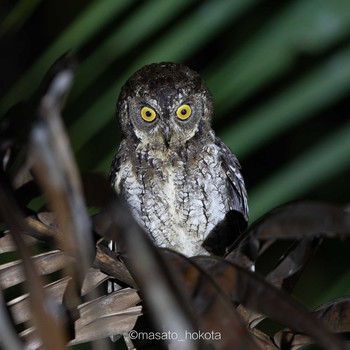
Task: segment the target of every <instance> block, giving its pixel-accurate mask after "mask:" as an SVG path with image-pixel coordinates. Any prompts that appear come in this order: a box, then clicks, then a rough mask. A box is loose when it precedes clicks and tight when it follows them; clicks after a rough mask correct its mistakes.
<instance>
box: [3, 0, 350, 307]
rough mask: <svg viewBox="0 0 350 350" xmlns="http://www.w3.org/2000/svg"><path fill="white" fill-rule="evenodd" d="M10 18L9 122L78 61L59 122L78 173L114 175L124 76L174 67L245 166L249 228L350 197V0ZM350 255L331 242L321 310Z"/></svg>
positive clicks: (307, 297)
mask: <svg viewBox="0 0 350 350" xmlns="http://www.w3.org/2000/svg"><path fill="white" fill-rule="evenodd" d="M0 18H1V20H0V52H1V54H0V67H1V79H0V116H3V115H5V113H6V112H7V111H8V109H9V108H10V107H11V106H13V105H14V104H16V103H17V102H19V101H22V100H27V99H29V100H30V99H31V98H33V96H34V94H35V92H36V90H37V88H38V86H39V83H40V81H41V80H42V78H43V77H44V75H45V73H46V72H47V70H48V69H49V67H50V66H51V65H52V64H53V63H54V62H55V61H56V59H58V58H59V57H60V56H62V55H63V54H66V53H68V54H72V55H74V56H75V57H76V59H77V62H78V64H77V68H76V77H75V82H74V85H73V88H72V91H71V93H70V96H69V99H68V101H67V104H66V107H65V109H64V111H63V117H64V122H65V125H66V127H67V129H68V133H69V137H70V140H71V144H72V148H73V150H74V153H75V156H76V160H77V162H78V165H79V168H80V171H81V172H82V173H85V172H99V173H102V174H103V175H104V176H107V174H108V171H109V167H110V163H111V160H112V158H113V155H114V153H115V152H116V150H117V147H118V145H119V141H120V131H119V129H118V124H117V122H116V118H115V104H116V100H117V97H118V94H119V91H120V88H121V86H122V85H123V84H124V82H125V81H126V80H127V78H128V77H129V76H130V75H131V74H132V73H133V72H134V71H136V70H137V69H139V68H140V67H142V66H143V65H145V64H148V63H152V62H161V61H174V62H179V63H183V64H185V65H188V66H189V67H190V68H192V69H194V70H196V71H198V72H199V73H200V74H201V76H202V77H203V78H204V80H205V81H206V83H207V85H208V87H209V89H210V91H211V93H212V95H213V100H214V119H213V128H214V130H215V132H216V134H217V135H218V136H219V137H220V138H221V139H222V140H223V141H224V142H225V143H226V144H227V145H228V146H229V147H230V148H231V149H232V151H233V152H234V153H235V154H236V156H237V158H238V159H239V161H240V163H241V166H242V172H243V175H244V178H245V183H246V187H247V191H248V196H249V202H248V203H249V207H250V218H251V219H250V223H252V222H253V221H255V220H256V219H257V218H259V217H260V216H261V215H263V214H265V213H267V212H268V211H269V210H271V209H273V208H275V207H276V206H278V205H280V204H283V203H287V202H290V201H295V200H317V201H323V202H330V203H335V204H339V205H347V203H348V202H349V197H350V185H349V171H350V156H349V155H350V114H349V110H350V103H349V101H350V40H349V39H350V2H349V1H348V0H332V1H329V0H294V1H291V0H287V1H272V0H265V1H256V0H235V1H232V0H219V1H216V0H202V1H195V0H168V1H161V0H148V1H131V0H128V1H126V0H103V1H98V0H95V1H86V0H84V1H82V0H76V1H68V0H60V1H58V0H51V1H41V0H32V1H30V0H18V1H12V0H2V1H1V4H0ZM28 111H29V109H28ZM18 128H21V125H18ZM349 210H350V209H349ZM349 248H350V245H349V239H344V240H337V239H327V240H325V241H324V242H323V244H322V246H321V247H320V249H319V250H318V252H317V254H316V256H315V257H314V259H313V260H312V262H311V263H310V264H309V265H308V267H307V269H306V271H305V273H304V275H303V277H302V279H301V280H300V281H299V283H298V285H297V287H296V290H295V295H296V297H297V298H298V299H299V300H301V301H302V302H303V303H305V304H306V305H307V306H308V307H310V308H314V307H316V306H317V305H319V304H321V303H323V302H325V301H326V300H330V299H332V298H334V297H338V296H341V295H345V294H349V293H350V272H349V266H350V256H349ZM265 268H266V267H265V266H261V271H264V269H265Z"/></svg>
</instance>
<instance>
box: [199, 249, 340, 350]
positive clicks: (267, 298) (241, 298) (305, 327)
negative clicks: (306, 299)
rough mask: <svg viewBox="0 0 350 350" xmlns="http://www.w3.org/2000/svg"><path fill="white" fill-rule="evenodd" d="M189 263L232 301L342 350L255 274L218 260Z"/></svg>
mask: <svg viewBox="0 0 350 350" xmlns="http://www.w3.org/2000/svg"><path fill="white" fill-rule="evenodd" d="M193 260H194V261H195V262H196V263H197V264H199V265H200V266H201V267H202V268H203V269H204V270H205V271H207V272H208V273H209V274H210V275H211V276H213V279H214V280H215V282H216V283H217V285H218V286H220V289H221V290H222V291H223V292H224V293H225V294H227V295H228V296H229V297H230V298H231V299H232V300H233V301H235V302H238V303H242V304H243V305H244V306H245V307H246V308H247V309H251V310H253V311H255V312H257V313H260V314H263V315H266V316H268V317H271V318H272V319H274V320H276V321H278V322H280V323H282V324H287V325H288V326H290V327H292V328H293V329H296V330H300V331H303V332H304V333H306V334H308V335H310V336H312V337H313V338H314V339H315V340H316V341H317V342H318V343H319V344H320V345H322V346H324V347H325V348H326V349H339V350H340V349H346V346H345V345H344V344H343V343H342V342H341V340H340V339H338V337H336V336H335V335H333V334H332V333H330V332H329V331H328V330H327V328H326V327H325V326H324V324H323V323H321V322H320V321H319V320H318V319H317V318H315V317H313V316H312V315H311V313H309V312H308V311H307V310H305V309H304V307H303V306H302V305H301V304H299V303H298V302H296V301H295V300H294V299H292V298H291V297H290V296H289V295H288V294H287V293H286V292H284V291H283V290H279V289H277V288H275V287H274V286H272V285H271V284H269V283H268V282H266V281H265V280H264V279H263V278H262V277H260V276H258V275H257V274H254V273H252V272H250V271H247V270H246V269H243V268H242V267H240V266H237V265H234V264H233V263H232V262H228V261H227V260H224V259H220V258H218V257H213V256H210V257H193Z"/></svg>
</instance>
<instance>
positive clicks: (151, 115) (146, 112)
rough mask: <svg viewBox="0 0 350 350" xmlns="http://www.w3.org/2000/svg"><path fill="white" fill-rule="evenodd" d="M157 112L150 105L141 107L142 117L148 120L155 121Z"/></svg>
mask: <svg viewBox="0 0 350 350" xmlns="http://www.w3.org/2000/svg"><path fill="white" fill-rule="evenodd" d="M156 116H157V113H156V111H155V110H154V109H152V108H150V107H142V109H141V117H142V119H143V120H145V121H146V122H149V123H150V122H153V120H154V119H156Z"/></svg>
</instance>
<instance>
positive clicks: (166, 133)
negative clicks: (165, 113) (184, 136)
mask: <svg viewBox="0 0 350 350" xmlns="http://www.w3.org/2000/svg"><path fill="white" fill-rule="evenodd" d="M163 135H164V141H165V145H166V147H167V148H169V144H170V139H171V131H170V130H169V128H167V127H165V128H164V129H163Z"/></svg>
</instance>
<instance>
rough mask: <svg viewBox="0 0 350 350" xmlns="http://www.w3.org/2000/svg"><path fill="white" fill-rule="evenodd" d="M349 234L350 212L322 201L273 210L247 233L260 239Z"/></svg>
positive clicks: (295, 204)
mask: <svg viewBox="0 0 350 350" xmlns="http://www.w3.org/2000/svg"><path fill="white" fill-rule="evenodd" d="M320 234H322V235H326V236H328V237H334V236H337V235H349V234H350V213H349V212H348V211H346V210H345V209H344V208H343V207H341V206H337V205H333V204H328V203H321V202H298V203H291V204H286V205H283V206H281V207H278V208H276V209H273V210H272V211H271V212H269V213H268V214H267V215H265V216H263V217H262V218H261V219H259V220H258V221H256V222H255V223H254V224H253V225H252V226H251V227H250V228H249V230H248V235H254V236H255V237H257V238H258V239H259V240H267V239H293V238H297V239H300V238H304V237H305V236H309V237H310V236H317V235H320Z"/></svg>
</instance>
